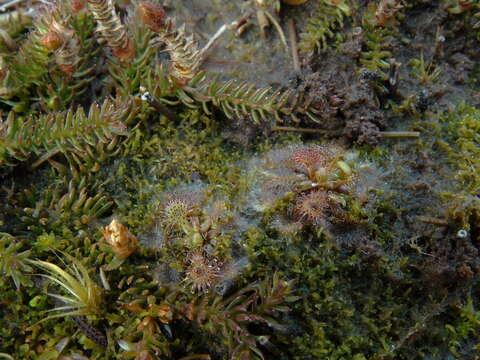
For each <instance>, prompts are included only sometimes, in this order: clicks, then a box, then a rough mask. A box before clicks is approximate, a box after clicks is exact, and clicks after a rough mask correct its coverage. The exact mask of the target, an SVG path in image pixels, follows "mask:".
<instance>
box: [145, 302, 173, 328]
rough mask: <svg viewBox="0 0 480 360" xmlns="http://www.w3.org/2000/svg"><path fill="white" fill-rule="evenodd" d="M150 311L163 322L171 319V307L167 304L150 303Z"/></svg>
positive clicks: (165, 322)
mask: <svg viewBox="0 0 480 360" xmlns="http://www.w3.org/2000/svg"><path fill="white" fill-rule="evenodd" d="M150 311H151V312H152V313H154V314H155V315H156V317H157V318H158V319H159V320H160V322H162V323H164V324H168V323H169V322H170V321H172V319H173V312H172V309H171V308H170V306H169V305H167V304H160V305H155V304H152V305H150Z"/></svg>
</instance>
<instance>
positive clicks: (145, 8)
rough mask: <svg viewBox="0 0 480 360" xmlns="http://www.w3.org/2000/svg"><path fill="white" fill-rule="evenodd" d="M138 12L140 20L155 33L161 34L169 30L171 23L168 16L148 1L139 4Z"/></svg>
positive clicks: (159, 7) (160, 8)
mask: <svg viewBox="0 0 480 360" xmlns="http://www.w3.org/2000/svg"><path fill="white" fill-rule="evenodd" d="M138 12H139V13H140V19H141V20H142V22H143V23H144V24H145V25H147V26H148V28H149V29H150V30H152V31H153V32H156V33H159V32H163V31H168V30H169V27H170V26H169V23H168V21H167V14H166V13H165V10H164V9H163V8H162V7H161V6H158V5H155V4H152V3H150V2H147V1H140V3H139V4H138Z"/></svg>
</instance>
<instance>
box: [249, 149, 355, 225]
mask: <svg viewBox="0 0 480 360" xmlns="http://www.w3.org/2000/svg"><path fill="white" fill-rule="evenodd" d="M349 155H351V154H347V153H346V151H345V150H344V149H342V147H340V146H338V145H337V144H324V145H301V146H288V147H286V148H281V149H276V150H273V151H271V152H270V153H268V154H267V156H266V158H265V160H264V162H263V167H264V168H263V169H262V175H263V176H262V177H261V180H260V181H258V182H257V183H256V184H255V186H259V189H253V191H256V192H258V196H256V199H257V201H258V202H259V204H256V205H255V209H256V210H258V211H261V212H264V213H266V214H270V215H273V214H272V211H273V212H277V215H278V212H284V214H283V216H280V217H278V216H277V215H274V216H273V218H272V219H282V220H281V221H280V222H278V221H273V223H272V225H273V224H276V225H279V224H280V225H281V226H280V227H278V226H273V228H278V229H282V230H281V232H282V233H283V232H284V230H285V229H288V232H290V231H291V230H294V229H295V232H296V231H298V227H299V225H301V226H304V225H311V226H316V227H323V228H324V227H325V226H326V225H327V224H328V223H329V221H328V220H329V218H332V217H334V218H337V217H338V215H339V214H341V213H342V211H341V208H342V207H345V206H346V204H347V201H346V199H345V194H346V193H348V192H349V189H350V188H351V185H352V184H353V179H354V170H353V169H352V160H353V159H354V157H352V156H349ZM282 204H283V205H282ZM270 215H268V216H270ZM287 217H289V218H290V222H291V224H289V223H288V221H287V219H286V218H287Z"/></svg>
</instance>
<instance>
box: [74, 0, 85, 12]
mask: <svg viewBox="0 0 480 360" xmlns="http://www.w3.org/2000/svg"><path fill="white" fill-rule="evenodd" d="M86 6H87V2H86V1H85V0H70V7H71V9H72V12H73V13H74V14H77V13H79V12H80V11H82V10H83V9H85V7H86Z"/></svg>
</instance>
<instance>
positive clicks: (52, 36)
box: [40, 31, 63, 51]
mask: <svg viewBox="0 0 480 360" xmlns="http://www.w3.org/2000/svg"><path fill="white" fill-rule="evenodd" d="M40 42H41V43H42V45H43V46H45V47H46V48H47V49H49V50H51V51H55V50H57V49H58V48H59V47H60V46H62V44H63V39H62V37H61V36H60V35H59V34H58V33H57V32H54V31H50V32H48V33H46V34H45V35H43V36H42V37H41V38H40Z"/></svg>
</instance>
